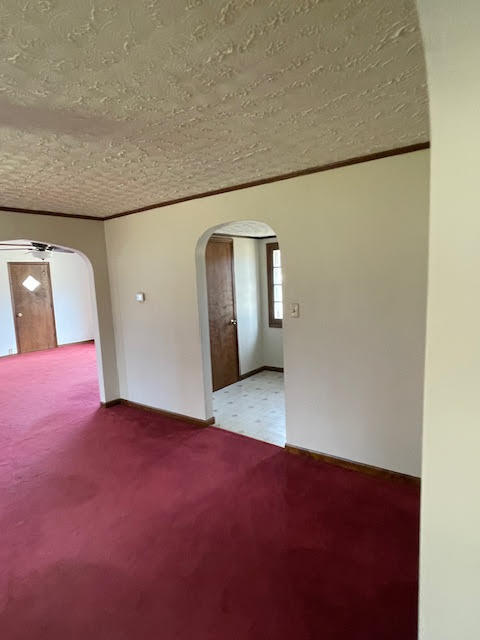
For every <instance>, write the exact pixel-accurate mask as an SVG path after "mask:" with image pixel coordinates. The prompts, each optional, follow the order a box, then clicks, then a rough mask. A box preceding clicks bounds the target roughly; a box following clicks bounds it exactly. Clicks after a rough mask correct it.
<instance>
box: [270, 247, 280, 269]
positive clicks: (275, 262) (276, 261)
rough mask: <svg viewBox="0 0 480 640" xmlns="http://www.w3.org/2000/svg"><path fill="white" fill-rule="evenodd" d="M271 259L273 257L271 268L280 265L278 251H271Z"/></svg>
mask: <svg viewBox="0 0 480 640" xmlns="http://www.w3.org/2000/svg"><path fill="white" fill-rule="evenodd" d="M272 257H273V266H274V267H280V266H281V264H282V263H281V260H280V249H274V250H273V251H272Z"/></svg>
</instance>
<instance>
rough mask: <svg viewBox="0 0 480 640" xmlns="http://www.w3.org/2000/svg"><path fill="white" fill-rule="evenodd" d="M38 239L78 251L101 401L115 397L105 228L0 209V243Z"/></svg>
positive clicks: (101, 225)
mask: <svg viewBox="0 0 480 640" xmlns="http://www.w3.org/2000/svg"><path fill="white" fill-rule="evenodd" d="M20 239H28V240H37V241H39V242H48V243H51V244H57V245H60V246H64V247H69V248H71V249H75V250H76V251H78V252H80V253H81V254H83V255H82V258H84V259H85V258H86V260H85V263H86V266H87V270H88V272H89V277H90V282H91V285H92V287H91V288H92V291H93V292H94V300H93V301H92V309H93V314H94V338H95V345H96V350H97V362H98V372H99V387H100V398H101V400H102V401H105V400H113V399H114V398H118V377H117V364H116V353H115V342H114V333H113V323H112V309H111V304H110V286H109V280H108V268H107V260H106V248H105V233H104V225H103V223H101V222H97V221H92V220H81V219H72V218H62V217H54V216H43V215H34V214H24V213H12V212H7V211H1V210H0V241H3V242H7V241H9V240H20Z"/></svg>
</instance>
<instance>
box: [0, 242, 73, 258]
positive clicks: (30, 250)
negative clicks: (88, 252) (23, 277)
mask: <svg viewBox="0 0 480 640" xmlns="http://www.w3.org/2000/svg"><path fill="white" fill-rule="evenodd" d="M22 249H26V252H25V254H26V255H30V256H32V258H38V259H39V260H48V258H50V257H51V254H52V252H53V251H55V252H56V253H75V251H72V250H71V249H64V248H63V247H57V246H56V245H54V244H45V243H43V242H26V243H19V244H15V243H14V242H11V243H10V242H0V251H21V250H22Z"/></svg>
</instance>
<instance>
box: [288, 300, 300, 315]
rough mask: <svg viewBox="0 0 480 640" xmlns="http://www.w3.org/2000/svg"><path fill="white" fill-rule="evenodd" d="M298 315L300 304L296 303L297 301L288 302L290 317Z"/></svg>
mask: <svg viewBox="0 0 480 640" xmlns="http://www.w3.org/2000/svg"><path fill="white" fill-rule="evenodd" d="M299 315H300V305H299V304H298V302H292V303H291V304H290V317H291V318H298V317H299Z"/></svg>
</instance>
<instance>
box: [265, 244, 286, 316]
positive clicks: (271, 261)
mask: <svg viewBox="0 0 480 640" xmlns="http://www.w3.org/2000/svg"><path fill="white" fill-rule="evenodd" d="M266 247H267V278H268V324H269V326H270V327H281V326H282V324H283V322H282V321H283V289H282V258H281V254H280V249H279V248H278V242H269V243H268V244H267V245H266Z"/></svg>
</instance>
